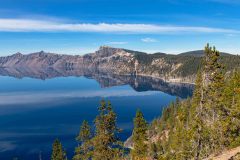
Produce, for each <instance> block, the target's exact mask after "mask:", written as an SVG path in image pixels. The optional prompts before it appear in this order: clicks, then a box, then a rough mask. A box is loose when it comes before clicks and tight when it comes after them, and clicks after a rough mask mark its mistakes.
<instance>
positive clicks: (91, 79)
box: [0, 68, 193, 160]
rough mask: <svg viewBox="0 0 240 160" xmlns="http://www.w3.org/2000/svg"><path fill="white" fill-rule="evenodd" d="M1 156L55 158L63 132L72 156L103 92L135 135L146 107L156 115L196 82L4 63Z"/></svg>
mask: <svg viewBox="0 0 240 160" xmlns="http://www.w3.org/2000/svg"><path fill="white" fill-rule="evenodd" d="M0 75H2V76H0V83H1V85H0V159H4V160H8V159H12V158H13V157H19V158H20V159H24V160H32V159H38V158H39V156H41V157H42V159H49V155H50V152H51V144H52V142H53V140H54V139H55V138H59V139H60V140H61V141H62V143H63V145H64V146H65V148H66V150H67V152H68V155H69V157H71V155H72V154H73V151H74V147H75V146H76V143H75V137H76V135H77V133H78V130H79V125H80V124H81V122H82V120H84V119H86V120H88V121H89V122H90V123H92V122H93V120H94V118H95V116H96V114H97V106H98V105H99V101H100V100H101V99H102V98H105V99H107V100H110V101H111V102H112V104H113V107H114V110H115V111H116V112H117V114H118V125H119V126H120V128H122V129H123V132H122V133H121V135H120V137H121V138H122V140H125V139H126V138H127V137H128V136H129V135H131V130H132V119H133V117H134V115H135V112H136V110H137V109H138V108H140V109H141V110H142V111H143V113H144V114H145V118H146V119H147V120H148V121H151V120H152V119H153V118H155V117H158V116H159V115H161V112H162V109H163V108H164V107H165V106H167V105H168V104H169V103H170V102H171V101H174V100H175V98H176V96H178V97H182V98H186V97H187V96H191V95H192V89H193V86H192V85H188V84H174V83H166V82H164V81H162V80H160V79H154V78H150V77H140V76H137V77H136V76H119V75H111V74H106V73H100V72H97V71H93V70H86V69H84V70H56V69H45V70H42V69H13V68H11V69H10V68H5V69H3V68H2V69H0Z"/></svg>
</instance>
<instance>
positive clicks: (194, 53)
mask: <svg viewBox="0 0 240 160" xmlns="http://www.w3.org/2000/svg"><path fill="white" fill-rule="evenodd" d="M179 55H182V56H195V57H203V56H204V50H196V51H189V52H184V53H180V54H179ZM220 55H221V56H231V55H232V54H230V53H224V52H220Z"/></svg>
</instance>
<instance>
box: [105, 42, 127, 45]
mask: <svg viewBox="0 0 240 160" xmlns="http://www.w3.org/2000/svg"><path fill="white" fill-rule="evenodd" d="M127 43H128V42H108V43H107V44H113V45H122V44H127Z"/></svg>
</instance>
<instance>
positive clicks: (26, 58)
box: [0, 46, 240, 83]
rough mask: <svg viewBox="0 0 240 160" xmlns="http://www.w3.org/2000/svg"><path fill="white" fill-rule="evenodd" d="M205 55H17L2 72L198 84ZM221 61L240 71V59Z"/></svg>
mask: <svg viewBox="0 0 240 160" xmlns="http://www.w3.org/2000/svg"><path fill="white" fill-rule="evenodd" d="M201 52H202V51H192V52H186V53H182V54H179V55H171V54H165V53H155V54H147V53H144V52H138V51H132V50H126V49H121V48H112V47H107V46H102V47H100V48H99V50H98V51H96V52H94V53H90V54H85V55H83V56H80V55H75V56H73V55H62V54H54V53H47V52H44V51H41V52H36V53H31V54H28V55H23V54H21V53H16V54H14V55H11V56H7V57H0V67H2V68H18V69H23V68H24V69H25V70H26V69H31V68H44V69H46V68H57V69H65V70H66V69H67V70H74V69H91V70H98V71H99V72H105V73H113V74H118V75H143V76H151V77H157V78H161V79H164V80H166V81H171V82H190V83H192V82H194V80H195V74H196V72H197V69H198V68H199V66H200V64H201V59H202V56H201ZM222 55H223V56H222V58H221V61H222V62H223V64H224V65H225V69H226V70H227V71H228V70H232V69H233V68H237V67H240V56H237V55H231V54H227V53H222Z"/></svg>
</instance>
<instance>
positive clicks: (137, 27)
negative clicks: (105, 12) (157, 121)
mask: <svg viewBox="0 0 240 160" xmlns="http://www.w3.org/2000/svg"><path fill="white" fill-rule="evenodd" d="M0 32H98V33H138V34H141V33H142V34H144V33H145V34H146V33H148V34H150V33H154V34H172V33H240V31H239V30H233V29H224V28H211V27H192V26H174V25H168V26H166V25H155V24H121V23H114V24H110V23H98V24H93V23H64V22H58V21H56V22H55V21H40V20H29V19H0Z"/></svg>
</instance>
